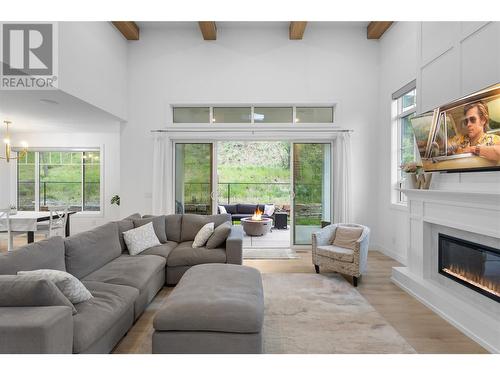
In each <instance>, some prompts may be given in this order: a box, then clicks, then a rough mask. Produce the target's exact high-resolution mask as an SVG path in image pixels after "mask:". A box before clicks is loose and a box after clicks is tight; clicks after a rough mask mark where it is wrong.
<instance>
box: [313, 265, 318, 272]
mask: <svg viewBox="0 0 500 375" xmlns="http://www.w3.org/2000/svg"><path fill="white" fill-rule="evenodd" d="M314 269H315V270H316V273H319V266H317V265H314Z"/></svg>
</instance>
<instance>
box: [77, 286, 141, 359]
mask: <svg viewBox="0 0 500 375" xmlns="http://www.w3.org/2000/svg"><path fill="white" fill-rule="evenodd" d="M83 283H84V285H85V286H86V287H87V289H88V290H90V292H91V293H92V295H93V296H94V298H92V299H90V300H88V301H86V302H82V303H79V304H76V305H75V308H76V311H77V314H76V315H74V316H73V352H74V353H81V352H84V351H86V350H87V349H88V348H89V347H90V346H91V345H92V344H94V343H95V342H96V341H97V340H99V339H100V338H101V337H102V336H103V335H105V334H106V333H107V332H108V331H109V330H110V329H111V328H113V326H114V325H115V324H116V322H117V321H119V320H120V318H121V317H122V316H123V315H124V314H127V313H129V314H131V316H130V322H131V323H130V324H132V322H133V319H134V316H133V306H134V301H135V300H136V298H137V297H138V296H139V291H138V290H137V289H136V288H132V287H129V286H124V285H113V284H106V283H101V282H96V281H84V282H83Z"/></svg>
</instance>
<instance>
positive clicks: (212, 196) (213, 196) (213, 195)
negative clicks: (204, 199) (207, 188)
mask: <svg viewBox="0 0 500 375" xmlns="http://www.w3.org/2000/svg"><path fill="white" fill-rule="evenodd" d="M210 199H212V200H215V191H212V192H210Z"/></svg>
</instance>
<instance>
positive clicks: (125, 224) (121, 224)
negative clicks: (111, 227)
mask: <svg viewBox="0 0 500 375" xmlns="http://www.w3.org/2000/svg"><path fill="white" fill-rule="evenodd" d="M115 223H116V224H117V225H118V239H119V241H120V247H121V249H122V253H127V244H126V243H125V240H124V239H123V232H126V231H128V230H131V229H134V222H133V221H132V220H130V219H123V220H120V221H115Z"/></svg>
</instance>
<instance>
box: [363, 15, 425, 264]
mask: <svg viewBox="0 0 500 375" xmlns="http://www.w3.org/2000/svg"><path fill="white" fill-rule="evenodd" d="M418 26H419V24H418V23H417V22H396V23H395V24H394V25H393V26H392V27H391V28H390V29H389V30H388V31H387V32H386V33H385V34H384V36H383V37H382V39H381V40H380V91H379V96H378V98H379V101H378V105H379V106H380V115H379V135H378V137H377V140H376V141H377V144H378V150H380V153H379V154H378V156H379V158H378V160H379V162H378V170H379V176H380V178H379V181H378V185H377V189H376V191H377V196H378V198H379V199H378V207H377V208H376V211H377V215H378V220H376V222H375V230H374V231H373V236H372V247H373V248H376V249H378V250H381V251H383V252H384V253H385V254H387V255H389V256H391V257H393V258H395V259H397V260H399V261H400V262H403V263H404V262H406V248H407V245H406V242H407V220H408V219H407V217H408V214H407V211H406V209H404V208H401V207H397V206H394V205H392V204H391V195H392V189H393V186H392V185H391V149H392V142H391V127H392V123H391V103H392V94H393V93H394V92H396V91H397V90H398V89H400V88H401V87H403V86H404V85H406V84H407V83H409V82H411V81H412V80H414V79H415V78H416V71H417V31H418Z"/></svg>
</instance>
